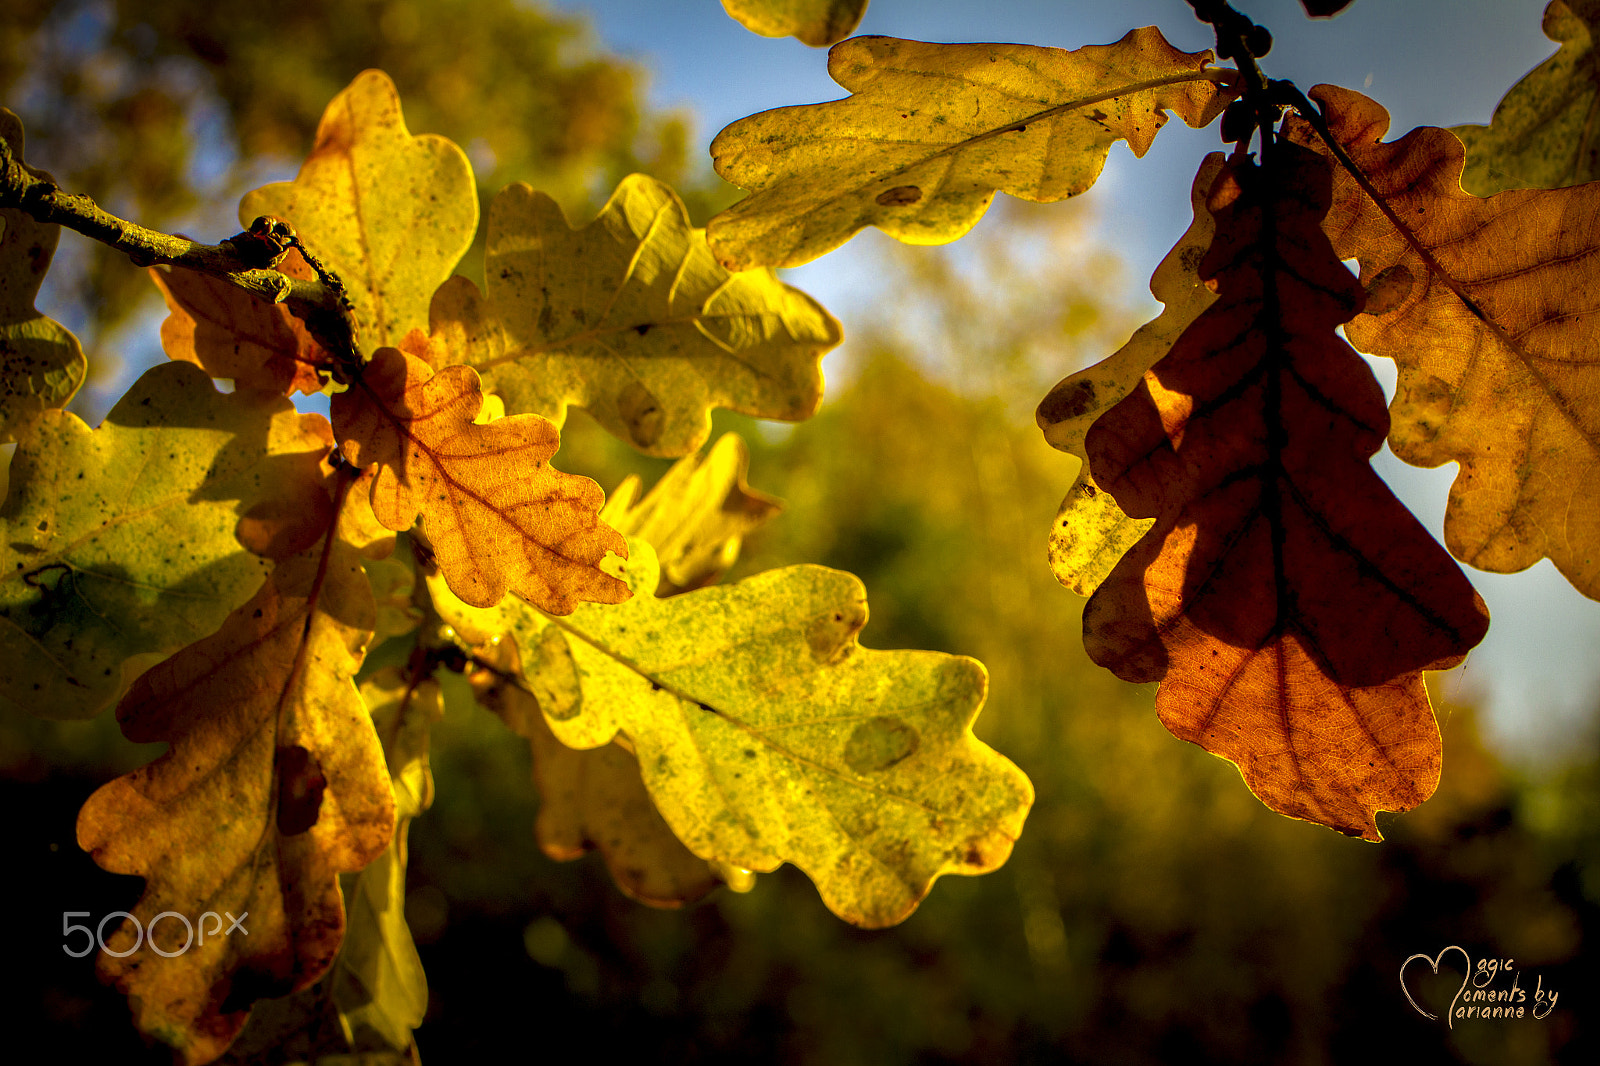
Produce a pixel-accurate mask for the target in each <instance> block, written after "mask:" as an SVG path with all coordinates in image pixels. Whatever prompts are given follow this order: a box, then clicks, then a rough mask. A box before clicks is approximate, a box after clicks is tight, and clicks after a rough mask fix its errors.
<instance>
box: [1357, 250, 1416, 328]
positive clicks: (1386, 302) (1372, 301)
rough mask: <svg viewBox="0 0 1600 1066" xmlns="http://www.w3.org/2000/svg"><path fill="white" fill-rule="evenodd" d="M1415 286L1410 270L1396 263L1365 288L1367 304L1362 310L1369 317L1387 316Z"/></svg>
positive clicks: (1380, 273) (1414, 279)
mask: <svg viewBox="0 0 1600 1066" xmlns="http://www.w3.org/2000/svg"><path fill="white" fill-rule="evenodd" d="M1415 285H1416V278H1415V277H1413V276H1412V273H1411V270H1410V268H1408V267H1407V266H1406V265H1405V264H1403V263H1396V264H1395V265H1394V266H1392V267H1390V268H1389V269H1387V270H1383V271H1380V272H1379V273H1378V276H1377V277H1375V278H1373V279H1372V282H1371V284H1369V285H1368V286H1367V302H1366V305H1365V306H1364V307H1362V310H1363V311H1365V312H1366V313H1367V314H1369V315H1383V314H1388V313H1389V312H1390V311H1393V310H1394V309H1395V308H1397V307H1399V306H1400V305H1401V304H1402V303H1404V302H1405V299H1406V297H1407V296H1410V295H1411V290H1412V288H1413V287H1414V286H1415Z"/></svg>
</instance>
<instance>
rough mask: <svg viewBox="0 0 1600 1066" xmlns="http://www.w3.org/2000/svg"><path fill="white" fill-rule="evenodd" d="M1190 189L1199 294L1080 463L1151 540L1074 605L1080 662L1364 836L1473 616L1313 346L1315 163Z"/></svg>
mask: <svg viewBox="0 0 1600 1066" xmlns="http://www.w3.org/2000/svg"><path fill="white" fill-rule="evenodd" d="M1272 158H1273V162H1272V164H1271V165H1270V166H1268V167H1266V168H1264V169H1257V168H1255V167H1254V166H1252V165H1250V164H1249V163H1248V161H1247V160H1242V159H1240V157H1235V161H1233V162H1230V164H1229V165H1228V167H1227V168H1226V169H1225V170H1224V171H1223V173H1222V176H1221V177H1220V178H1219V179H1218V181H1217V183H1216V185H1215V186H1213V189H1212V192H1211V196H1210V198H1209V201H1208V203H1209V207H1210V210H1211V212H1212V213H1213V215H1215V216H1216V225H1217V232H1216V237H1215V239H1214V240H1213V242H1212V245H1211V249H1210V250H1209V251H1208V252H1207V254H1206V257H1205V259H1204V261H1203V262H1202V263H1201V264H1200V276H1201V277H1202V278H1207V279H1215V281H1216V284H1217V287H1218V292H1219V298H1218V300H1217V302H1216V303H1215V304H1213V305H1212V306H1211V307H1210V308H1209V309H1208V310H1206V311H1204V312H1203V313H1202V314H1201V315H1200V316H1199V317H1198V318H1196V319H1195V321H1194V323H1193V324H1191V325H1190V326H1189V328H1188V329H1187V330H1185V331H1184V333H1183V335H1182V336H1181V337H1179V338H1178V340H1177V342H1176V343H1175V344H1174V345H1173V347H1172V350H1171V351H1170V352H1168V353H1167V354H1166V356H1164V357H1163V358H1162V359H1161V361H1160V362H1158V363H1156V364H1155V366H1154V367H1152V368H1151V369H1150V370H1149V371H1147V372H1146V373H1145V375H1144V380H1143V381H1142V382H1141V383H1140V385H1139V387H1138V388H1137V389H1135V390H1134V391H1133V392H1132V393H1130V394H1129V395H1128V397H1127V398H1126V399H1124V400H1123V401H1122V402H1121V403H1119V404H1118V405H1117V406H1116V407H1114V408H1112V409H1111V410H1110V411H1109V412H1107V413H1106V414H1105V415H1103V416H1101V418H1100V419H1099V421H1097V422H1096V423H1095V424H1094V426H1093V427H1092V428H1091V429H1090V431H1089V434H1088V438H1087V441H1086V446H1087V449H1088V453H1089V459H1090V463H1091V464H1092V466H1093V468H1094V472H1095V476H1096V480H1097V481H1098V482H1099V483H1100V484H1101V485H1102V486H1103V487H1104V488H1105V489H1106V490H1107V491H1109V492H1111V493H1112V494H1113V495H1114V496H1115V497H1116V499H1117V502H1118V504H1120V505H1121V506H1122V508H1123V510H1125V511H1126V512H1127V513H1128V514H1129V515H1132V516H1134V517H1140V518H1146V517H1153V518H1155V519H1156V522H1155V525H1154V526H1153V527H1152V528H1151V530H1150V531H1149V532H1148V533H1147V534H1146V535H1145V537H1144V539H1142V540H1141V541H1140V542H1139V543H1138V544H1137V545H1136V546H1135V547H1134V549H1133V550H1132V551H1131V552H1129V553H1128V554H1127V555H1126V556H1124V557H1123V559H1122V560H1121V561H1120V562H1119V563H1118V564H1117V566H1116V568H1115V569H1114V570H1113V571H1112V573H1111V575H1110V576H1109V577H1108V578H1107V579H1106V580H1105V582H1104V583H1103V584H1101V586H1100V587H1099V589H1098V590H1096V592H1095V594H1094V596H1093V597H1092V598H1091V599H1090V600H1089V603H1088V605H1087V607H1086V608H1085V610H1084V640H1085V645H1086V647H1087V649H1088V651H1089V654H1090V657H1091V658H1093V659H1094V660H1095V661H1096V662H1098V663H1100V664H1101V665H1102V666H1106V667H1108V668H1110V669H1111V670H1112V671H1113V672H1114V673H1116V674H1117V676H1119V677H1121V678H1123V679H1124V680H1128V681H1160V682H1161V689H1160V691H1159V692H1158V694H1157V696H1156V710H1157V713H1158V714H1159V715H1160V716H1161V719H1162V721H1163V722H1165V723H1166V724H1167V727H1168V728H1169V729H1171V730H1172V731H1173V733H1174V734H1176V735H1177V736H1179V737H1182V738H1183V739H1186V740H1191V741H1194V742H1195V743H1197V744H1200V745H1201V746H1203V747H1205V748H1206V749H1207V750H1208V751H1212V752H1215V753H1216V754H1219V755H1221V756H1223V757H1224V758H1227V759H1230V760H1232V761H1233V762H1235V763H1237V764H1238V766H1239V769H1240V772H1241V773H1242V774H1243V775H1244V777H1245V781H1246V783H1248V784H1249V785H1250V788H1251V789H1252V791H1254V792H1255V793H1256V795H1258V796H1259V797H1261V799H1262V800H1263V801H1264V802H1266V803H1267V804H1268V805H1269V806H1271V807H1273V808H1274V809H1275V810H1278V811H1280V812H1282V813H1284V814H1289V815H1293V816H1295V817H1299V818H1307V819H1310V820H1313V821H1317V822H1321V823H1323V824H1325V825H1328V826H1331V827H1333V828H1335V829H1338V830H1340V831H1341V832H1345V833H1350V834H1360V835H1362V836H1365V837H1367V838H1369V839H1372V840H1377V839H1379V834H1378V830H1377V826H1376V823H1375V822H1374V820H1373V819H1374V813H1375V812H1376V811H1377V810H1379V809H1382V810H1406V809H1409V808H1410V807H1413V806H1415V805H1416V804H1417V803H1420V802H1421V801H1422V800H1424V799H1426V798H1427V797H1428V796H1429V795H1430V794H1431V793H1432V791H1433V788H1434V786H1435V784H1436V783H1437V781H1438V772H1439V732H1438V727H1437V725H1436V724H1435V722H1434V719H1433V715H1432V713H1431V711H1430V710H1429V707H1428V702H1427V693H1426V691H1425V690H1424V688H1423V685H1422V671H1423V670H1425V669H1442V668H1445V667H1448V666H1453V665H1455V664H1456V663H1458V662H1460V661H1461V659H1462V658H1463V657H1464V656H1465V655H1466V652H1467V651H1468V649H1470V648H1471V647H1472V646H1473V645H1474V644H1476V643H1477V642H1478V641H1479V640H1480V639H1482V637H1483V634H1484V632H1485V630H1486V629H1487V627H1488V615H1487V612H1486V611H1485V610H1484V608H1483V603H1482V600H1481V599H1479V598H1478V596H1477V594H1476V593H1475V592H1474V591H1473V590H1472V586H1471V585H1469V584H1468V583H1467V581H1466V579H1465V577H1463V575H1462V574H1461V571H1460V570H1459V568H1457V566H1456V565H1455V563H1454V562H1453V561H1452V560H1451V559H1450V557H1449V556H1448V555H1446V554H1445V552H1444V551H1443V550H1442V549H1441V548H1440V547H1439V546H1438V545H1437V544H1436V543H1434V541H1433V539H1432V538H1431V537H1429V536H1428V534H1427V533H1426V531H1424V530H1423V528H1422V527H1421V525H1420V524H1418V522H1417V521H1416V519H1414V518H1413V517H1412V516H1411V514H1410V512H1408V511H1406V509H1405V507H1404V506H1403V505H1401V503H1400V502H1399V501H1398V500H1396V499H1395V498H1394V496H1393V495H1392V494H1390V492H1389V490H1388V487H1387V486H1386V485H1384V483H1383V482H1382V480H1380V479H1379V477H1378V475H1377V474H1376V473H1375V472H1374V471H1373V470H1372V468H1371V466H1370V465H1369V463H1368V460H1369V458H1370V456H1371V455H1372V453H1373V452H1375V451H1377V449H1378V447H1379V446H1380V445H1381V444H1382V442H1383V436H1384V433H1385V431H1386V430H1387V428H1388V426H1387V422H1388V419H1387V416H1386V412H1385V411H1384V407H1383V393H1382V391H1381V390H1380V389H1379V387H1378V383H1377V381H1376V379H1374V378H1373V376H1372V372H1371V370H1369V369H1368V368H1367V366H1366V364H1365V363H1363V362H1362V361H1361V359H1360V357H1358V356H1357V355H1356V353H1355V352H1353V351H1351V350H1350V348H1349V346H1348V345H1346V344H1345V343H1344V342H1343V341H1341V340H1340V339H1339V338H1338V336H1337V335H1336V334H1335V333H1334V328H1335V327H1336V326H1337V325H1339V324H1340V323H1341V322H1344V321H1346V320H1347V319H1349V318H1350V317H1351V315H1353V314H1354V313H1355V311H1356V310H1357V308H1359V307H1360V306H1361V303H1362V301H1363V299H1364V298H1365V294H1364V293H1363V291H1362V289H1361V287H1360V286H1359V285H1358V284H1357V282H1356V279H1355V278H1354V277H1352V276H1351V275H1350V273H1349V271H1347V270H1346V269H1345V268H1344V266H1343V265H1342V264H1341V263H1340V262H1339V260H1338V259H1337V258H1336V257H1335V256H1334V254H1333V250H1332V249H1331V248H1330V247H1329V245H1328V240H1327V238H1326V237H1325V236H1324V235H1323V233H1322V230H1321V228H1320V223H1321V220H1322V217H1323V215H1324V213H1325V212H1326V211H1327V209H1328V202H1329V196H1330V185H1331V183H1330V180H1329V166H1328V163H1327V161H1326V160H1324V159H1323V158H1321V157H1319V156H1317V155H1315V154H1313V153H1310V152H1307V151H1305V150H1303V149H1301V148H1298V147H1296V146H1294V145H1292V144H1288V143H1284V144H1280V145H1278V146H1276V147H1275V148H1274V150H1273V157H1272Z"/></svg>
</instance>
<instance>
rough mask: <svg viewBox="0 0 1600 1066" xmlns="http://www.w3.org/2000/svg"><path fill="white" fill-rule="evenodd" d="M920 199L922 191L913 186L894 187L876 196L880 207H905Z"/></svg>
mask: <svg viewBox="0 0 1600 1066" xmlns="http://www.w3.org/2000/svg"><path fill="white" fill-rule="evenodd" d="M920 199H922V190H921V189H919V188H917V187H916V186H915V185H896V186H895V187H894V188H892V189H885V190H884V191H883V192H880V193H879V194H878V206H880V207H905V206H907V205H908V204H914V203H916V202H917V201H918V200H920Z"/></svg>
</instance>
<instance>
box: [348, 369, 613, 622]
mask: <svg viewBox="0 0 1600 1066" xmlns="http://www.w3.org/2000/svg"><path fill="white" fill-rule="evenodd" d="M483 399H484V398H483V391H482V388H481V386H480V384H479V381H478V374H477V372H476V371H475V370H473V369H472V368H471V367H467V366H447V367H444V368H443V369H441V370H439V371H438V372H435V371H434V369H433V368H432V367H431V366H429V365H428V364H427V363H426V362H424V361H422V360H421V359H418V358H416V357H415V356H410V355H406V354H405V353H404V352H401V351H400V350H399V349H396V348H380V349H379V350H378V351H377V353H376V354H375V355H374V356H373V357H372V362H370V363H369V364H367V366H366V368H365V372H364V373H363V374H362V375H361V377H360V379H359V380H358V381H357V382H356V383H355V384H353V385H352V386H351V387H350V389H349V390H347V391H346V392H343V393H340V394H339V395H338V396H335V397H334V398H333V405H332V408H333V427H334V435H335V437H336V439H337V440H339V441H340V442H341V444H342V447H343V450H344V453H345V455H346V456H347V457H348V458H349V459H350V460H351V461H352V462H353V463H355V464H356V465H358V466H366V465H368V464H369V463H378V464H379V470H378V475H377V477H376V478H375V479H374V480H373V483H372V496H371V501H372V510H373V512H374V514H376V515H377V517H378V520H379V521H380V522H382V523H383V524H384V525H385V526H387V527H388V528H390V529H393V530H403V529H409V528H410V527H411V525H412V524H413V523H414V522H416V520H417V517H418V515H421V517H422V529H423V532H424V533H425V534H426V535H427V537H428V540H429V541H430V542H431V543H432V545H433V551H434V555H435V557H436V558H437V560H438V564H439V569H440V571H441V572H442V573H443V574H444V577H445V581H446V583H447V584H448V585H449V586H450V591H451V592H453V593H455V594H456V595H457V596H459V597H460V598H461V599H462V600H464V601H466V602H467V603H469V604H472V605H473V606H475V607H491V606H493V605H494V604H496V603H499V602H500V600H501V598H502V597H503V596H505V594H506V592H507V590H510V591H514V592H516V593H517V594H518V595H520V596H521V597H522V598H523V599H525V600H527V601H528V602H529V603H531V604H533V605H534V606H536V607H538V608H539V609H540V610H543V611H548V612H550V613H552V614H568V613H571V611H572V610H573V609H574V608H575V607H576V606H577V605H578V604H579V603H580V602H581V601H585V600H588V601H592V602H597V603H621V602H622V601H623V600H626V599H627V598H628V588H627V585H626V584H625V583H624V582H623V581H621V580H619V579H618V578H615V577H612V576H611V575H610V574H607V573H604V572H603V571H602V570H601V569H600V563H601V561H602V560H604V559H605V557H606V553H607V552H616V553H617V554H618V555H626V554H627V550H628V549H627V542H626V541H625V540H624V539H623V537H622V534H620V533H618V532H617V531H616V530H614V529H612V528H611V527H610V526H607V525H605V524H604V523H602V522H601V521H600V518H599V510H600V505H601V503H602V502H603V500H604V493H602V492H601V490H600V486H598V485H596V484H595V483H594V482H593V481H591V480H590V479H588V478H586V477H579V476H577V475H575V474H567V473H563V472H561V471H559V470H556V469H554V468H553V467H551V466H550V464H549V459H550V457H551V456H552V455H554V454H555V451H556V447H557V445H558V444H559V443H560V435H559V434H558V433H557V431H556V428H555V426H554V425H552V424H551V423H550V422H549V421H548V420H547V419H545V418H542V417H540V416H539V415H514V416H512V417H509V418H499V419H495V420H494V421H492V422H489V423H487V424H482V425H479V424H476V423H474V422H473V419H474V418H476V417H477V415H478V411H479V409H480V408H482V406H483Z"/></svg>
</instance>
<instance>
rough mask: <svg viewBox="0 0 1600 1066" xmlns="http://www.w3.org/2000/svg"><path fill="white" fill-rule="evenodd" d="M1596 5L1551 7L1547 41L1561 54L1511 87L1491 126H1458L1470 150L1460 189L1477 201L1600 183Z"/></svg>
mask: <svg viewBox="0 0 1600 1066" xmlns="http://www.w3.org/2000/svg"><path fill="white" fill-rule="evenodd" d="M1597 28H1600V2H1597V0H1554V2H1552V3H1551V4H1550V6H1549V7H1547V8H1545V11H1544V32H1545V36H1546V37H1549V38H1550V39H1551V40H1552V41H1556V42H1558V43H1559V44H1560V45H1561V50H1560V51H1558V52H1557V53H1556V54H1555V55H1553V56H1551V57H1550V58H1549V59H1547V60H1545V61H1544V62H1543V63H1540V64H1539V65H1538V66H1537V67H1535V68H1533V70H1532V71H1530V72H1529V73H1528V75H1527V76H1526V77H1524V78H1523V79H1522V80H1521V81H1519V82H1517V84H1515V85H1513V86H1512V87H1511V91H1510V92H1508V93H1506V95H1505V98H1504V99H1502V100H1501V101H1500V103H1499V104H1498V105H1497V106H1496V107H1495V109H1494V118H1493V119H1491V120H1490V123H1489V125H1487V126H1457V127H1455V128H1454V129H1453V130H1452V131H1451V132H1453V133H1454V134H1455V135H1456V136H1457V137H1459V138H1460V139H1461V142H1462V143H1463V144H1464V145H1466V149H1467V163H1466V169H1465V170H1463V171H1462V173H1461V187H1462V188H1464V189H1466V190H1467V191H1468V192H1470V193H1473V194H1474V195H1477V196H1489V195H1492V194H1494V193H1497V192H1502V191H1504V190H1506V189H1555V188H1560V187H1562V186H1564V185H1580V184H1582V183H1583V182H1587V181H1594V180H1595V179H1596V178H1600V140H1597V138H1600V130H1597V129H1596V128H1595V109H1596V107H1600V71H1597V69H1596V55H1595V49H1594V36H1595V32H1596V29H1597Z"/></svg>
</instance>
